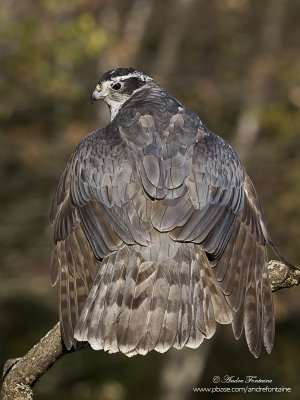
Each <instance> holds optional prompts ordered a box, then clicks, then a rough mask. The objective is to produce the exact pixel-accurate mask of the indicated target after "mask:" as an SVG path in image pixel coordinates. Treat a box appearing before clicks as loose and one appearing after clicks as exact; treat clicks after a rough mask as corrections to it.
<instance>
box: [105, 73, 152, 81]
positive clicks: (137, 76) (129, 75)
mask: <svg viewBox="0 0 300 400" xmlns="http://www.w3.org/2000/svg"><path fill="white" fill-rule="evenodd" d="M128 78H140V79H142V80H143V81H144V82H149V81H153V79H152V78H150V76H147V75H144V74H141V73H138V72H132V73H130V74H128V75H122V76H115V77H112V78H111V79H112V80H114V79H116V80H119V81H125V80H126V79H128Z"/></svg>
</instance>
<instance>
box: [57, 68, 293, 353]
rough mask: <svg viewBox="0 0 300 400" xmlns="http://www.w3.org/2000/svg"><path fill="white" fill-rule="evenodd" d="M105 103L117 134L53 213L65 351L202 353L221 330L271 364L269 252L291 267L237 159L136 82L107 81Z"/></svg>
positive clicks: (124, 71)
mask: <svg viewBox="0 0 300 400" xmlns="http://www.w3.org/2000/svg"><path fill="white" fill-rule="evenodd" d="M99 99H102V100H103V101H104V102H105V103H106V104H108V106H109V109H110V113H111V122H110V123H109V124H108V125H107V126H106V127H105V128H103V129H99V130H96V131H94V132H92V133H90V134H89V135H87V136H86V137H85V138H84V139H83V140H82V141H81V142H80V143H79V144H78V146H77V147H76V149H75V151H74V152H73V154H72V155H71V158H70V160H69V162H68V164H67V166H66V169H65V171H64V172H63V175H62V177H61V179H60V183H59V185H58V188H57V191H56V194H55V198H54V201H53V206H52V211H51V223H52V224H53V225H54V248H53V253H52V258H51V281H52V284H53V285H54V284H56V283H57V282H59V287H60V291H59V292H60V307H59V314H60V323H61V330H62V337H63V340H64V343H65V346H66V347H67V348H68V349H70V348H71V347H72V346H74V347H76V343H77V341H86V342H88V343H89V344H90V345H91V347H92V348H93V349H104V350H105V351H108V352H110V353H114V352H119V351H120V352H122V353H124V354H126V355H128V356H132V355H135V354H143V355H144V354H147V353H148V352H149V351H151V350H156V351H158V352H165V351H167V350H168V349H169V348H170V347H172V346H173V347H175V348H177V349H181V348H182V347H184V346H187V347H191V348H196V347H198V346H199V345H200V344H201V343H202V341H203V340H204V339H209V338H211V337H212V336H213V334H214V333H215V330H216V322H218V323H220V324H231V325H232V329H233V334H234V336H235V338H236V339H238V338H240V337H241V335H242V333H243V332H244V333H245V337H246V341H247V344H248V347H249V349H250V351H251V352H252V353H253V354H254V356H255V357H258V355H259V354H260V352H261V349H262V347H263V346H264V347H265V348H266V350H267V352H268V353H270V352H271V349H272V346H273V342H274V312H273V303H272V295H271V289H270V281H269V277H268V271H267V262H268V258H267V250H266V244H267V243H269V244H270V245H271V246H272V247H273V249H274V250H275V252H276V253H277V254H278V256H279V257H280V258H281V259H283V257H282V256H281V255H280V253H279V252H278V250H277V249H276V247H275V246H274V244H273V243H272V241H271V239H270V235H269V233H268V230H267V225H266V220H265V217H264V213H263V209H262V206H261V202H260V200H259V198H258V195H257V193H256V191H255V188H254V186H253V184H252V182H251V180H250V178H249V176H248V175H247V173H246V171H245V168H244V167H243V165H242V164H241V161H240V160H239V158H238V156H237V154H236V153H235V151H234V150H233V149H232V147H231V146H230V145H229V144H228V143H227V142H226V141H224V140H223V139H222V138H220V137H219V136H217V135H215V134H214V133H212V132H211V131H210V130H209V129H207V128H206V127H205V125H204V124H203V123H202V121H201V120H200V118H199V117H198V116H197V115H196V114H195V113H194V112H193V111H192V110H190V109H189V108H187V107H185V106H183V105H182V104H181V103H180V102H179V101H178V100H176V99H175V98H173V97H172V96H171V95H170V94H169V93H167V92H166V91H165V90H164V89H163V88H162V87H161V86H160V85H159V84H158V83H157V82H156V81H155V80H153V79H152V78H150V77H149V76H147V75H145V74H143V73H142V72H138V71H136V70H135V69H133V68H118V69H114V70H111V71H109V72H107V73H105V74H104V75H103V76H102V78H101V79H100V80H99V82H98V83H97V86H96V88H95V91H94V92H93V94H92V101H95V100H99ZM283 261H284V262H286V263H287V261H286V260H285V259H283Z"/></svg>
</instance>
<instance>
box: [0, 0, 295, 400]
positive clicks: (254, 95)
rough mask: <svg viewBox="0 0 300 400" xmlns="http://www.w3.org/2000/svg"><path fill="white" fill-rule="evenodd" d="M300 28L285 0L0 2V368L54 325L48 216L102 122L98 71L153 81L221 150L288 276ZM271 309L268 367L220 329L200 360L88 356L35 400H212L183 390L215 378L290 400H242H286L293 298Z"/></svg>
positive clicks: (53, 374) (197, 355)
mask: <svg viewBox="0 0 300 400" xmlns="http://www.w3.org/2000/svg"><path fill="white" fill-rule="evenodd" d="M299 19H300V2H299V1H294V0H266V1H251V0H198V1H196V0H164V1H163V0H148V1H147V0H106V1H97V0H74V1H67V0H40V1H34V0H25V1H17V0H2V1H1V3H0V57H1V61H0V68H1V72H0V92H1V96H0V121H1V145H0V163H1V170H0V180H1V207H0V220H1V223H0V236H1V238H0V245H1V265H0V267H1V270H0V271H1V272H0V274H1V275H0V276H1V277H0V342H1V343H0V356H1V365H2V363H3V362H4V361H5V360H6V359H8V358H12V357H17V356H21V355H22V354H24V353H25V352H26V351H27V350H28V349H29V348H31V347H32V345H33V344H34V343H36V342H37V341H38V340H39V338H40V337H41V336H42V335H44V334H45V333H46V332H47V331H48V330H49V329H50V328H51V327H52V325H53V324H54V323H55V322H56V321H57V319H58V312H57V289H56V288H51V287H50V284H49V259H50V253H51V248H52V231H51V228H50V226H49V223H48V215H49V210H50V206H51V201H52V197H53V194H54V191H55V188H56V185H57V183H58V180H59V177H60V175H61V173H62V170H63V168H64V166H65V164H66V162H67V159H68V157H69V155H70V154H71V152H72V150H73V148H74V147H75V145H76V144H77V143H78V142H79V141H80V140H81V138H82V137H83V136H85V135H86V134H87V133H88V132H90V131H91V130H94V129H96V128H98V127H101V126H103V125H105V124H107V123H108V120H109V117H108V111H107V109H106V108H105V105H104V104H103V105H102V104H98V103H97V104H96V105H93V106H92V105H91V104H90V101H89V96H90V93H91V92H92V90H93V88H94V86H95V83H96V82H97V80H98V79H99V77H100V76H101V75H102V74H103V73H104V72H105V71H106V70H108V69H112V68H116V67H120V66H133V67H135V68H137V69H140V70H142V71H143V72H145V73H147V74H148V75H150V76H152V77H153V78H155V79H156V80H157V81H158V82H160V83H161V84H162V85H163V86H164V87H165V88H166V89H167V90H168V91H169V92H170V93H171V94H172V95H174V96H175V97H176V98H178V99H179V100H180V101H181V102H183V103H184V104H185V105H187V106H189V107H191V108H192V109H194V110H195V111H196V112H197V113H198V114H199V115H200V117H201V119H202V120H203V122H204V123H205V124H206V125H207V126H208V127H209V128H210V129H211V130H212V131H214V132H215V133H217V134H219V135H220V136H222V137H223V138H225V139H226V140H228V141H229V142H230V143H231V144H232V145H233V146H234V148H235V149H236V150H237V152H238V153H239V155H240V156H241V158H242V161H243V162H244V164H245V166H246V168H247V170H248V172H249V174H250V176H251V177H252V179H253V181H254V183H255V185H256V188H257V190H258V192H259V194H260V197H261V199H262V202H263V205H264V208H265V211H266V214H267V218H268V221H269V227H270V231H271V234H272V237H273V240H274V241H275V243H276V244H277V245H278V247H279V248H280V249H281V251H282V253H283V254H284V255H285V256H286V257H287V258H288V259H289V260H290V261H291V262H292V263H294V264H297V265H300V249H299V241H300V229H299V221H300V172H299V171H300V25H299ZM270 255H271V257H274V255H273V254H270ZM274 300H275V306H276V319H277V324H276V328H277V335H276V341H275V348H274V350H273V352H272V354H271V355H270V356H268V355H266V354H265V353H264V354H263V355H262V356H261V357H260V358H259V359H258V360H256V359H254V358H253V357H252V356H251V354H250V353H249V351H248V349H247V347H246V345H245V340H244V338H243V339H241V340H240V341H239V342H236V341H235V340H234V338H233V335H232V333H231V328H230V327H226V326H225V327H224V326H219V327H218V330H217V334H216V336H215V338H214V339H213V340H210V341H208V342H206V343H205V344H204V345H202V346H201V347H200V349H198V350H182V351H180V352H179V351H176V350H174V351H169V352H168V353H166V354H165V355H160V354H157V353H154V352H153V353H150V354H149V355H148V356H146V357H141V356H136V357H134V358H132V359H128V358H126V357H125V356H123V355H119V354H116V355H108V354H105V353H104V352H96V351H92V350H90V349H86V350H83V351H81V352H79V353H77V354H71V355H68V356H66V357H64V358H63V359H62V360H60V361H59V362H57V363H56V365H55V366H54V367H53V368H52V369H51V370H50V371H49V372H48V373H47V374H46V375H45V376H43V377H42V379H41V380H40V382H39V383H38V384H37V386H36V388H35V394H36V397H35V398H36V399H41V400H48V399H58V400H60V399H71V400H72V399H82V400H90V399H91V400H92V399H95V400H127V399H132V400H135V399H146V400H153V399H162V400H177V399H178V400H181V399H182V400H185V399H187V400H192V399H196V398H201V399H202V398H204V399H205V398H210V397H211V396H209V395H205V394H202V395H201V394H196V393H193V390H192V388H193V386H201V387H209V386H214V384H213V382H212V378H213V376H215V375H217V376H221V377H222V376H224V375H226V374H229V375H235V376H236V377H237V376H239V377H240V378H241V379H244V378H245V376H246V375H256V376H258V377H259V378H261V379H271V380H273V383H272V384H270V385H269V386H274V387H282V386H284V387H291V388H292V391H291V393H289V394H285V395H281V394H271V395H270V394H266V393H264V394H261V393H258V394H256V395H255V394H252V395H251V394H249V395H247V399H256V398H258V397H259V398H260V397H261V396H263V397H264V399H271V398H272V399H273V398H275V397H276V399H285V398H288V399H289V400H292V399H298V398H300V381H299V375H300V339H299V338H300V301H299V300H300V289H299V288H293V289H290V290H283V291H281V292H279V293H276V294H274ZM221 386H222V385H221ZM220 397H222V399H223V398H224V399H231V398H234V399H237V400H240V399H242V398H244V395H242V394H223V395H222V396H220Z"/></svg>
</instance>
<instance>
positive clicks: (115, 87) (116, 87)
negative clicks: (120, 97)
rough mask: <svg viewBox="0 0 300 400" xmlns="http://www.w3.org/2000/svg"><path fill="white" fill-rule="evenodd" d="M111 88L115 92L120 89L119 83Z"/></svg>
mask: <svg viewBox="0 0 300 400" xmlns="http://www.w3.org/2000/svg"><path fill="white" fill-rule="evenodd" d="M112 88H113V89H115V90H119V89H120V88H121V83H119V82H118V83H115V84H114V85H112Z"/></svg>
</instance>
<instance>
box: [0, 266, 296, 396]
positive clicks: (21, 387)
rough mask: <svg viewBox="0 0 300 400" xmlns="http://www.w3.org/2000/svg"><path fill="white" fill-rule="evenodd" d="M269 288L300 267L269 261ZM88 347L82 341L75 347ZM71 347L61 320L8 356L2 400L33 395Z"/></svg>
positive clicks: (286, 282) (292, 277) (290, 280)
mask: <svg viewBox="0 0 300 400" xmlns="http://www.w3.org/2000/svg"><path fill="white" fill-rule="evenodd" d="M268 271H269V277H270V280H271V287H272V291H273V292H275V291H276V290H279V289H284V288H290V287H292V286H295V285H297V286H298V285H300V269H298V268H295V269H292V268H289V267H287V266H286V265H285V264H283V263H282V262H280V261H275V260H272V261H270V262H269V264H268ZM84 347H87V343H81V344H80V345H79V346H78V348H77V349H76V350H79V349H82V348H84ZM73 351H74V350H67V349H66V348H65V347H64V345H63V342H62V337H61V333H60V324H59V323H57V324H56V325H55V326H54V327H53V328H52V329H51V330H50V331H49V332H48V333H47V334H46V335H45V336H44V337H43V338H42V339H41V340H40V341H39V343H37V344H36V345H35V346H34V347H33V348H32V349H31V350H29V352H28V353H27V354H26V355H25V356H24V357H22V358H16V359H12V360H8V361H7V362H6V363H5V365H4V370H3V385H2V390H1V395H2V400H12V399H13V400H30V399H33V392H32V388H33V386H34V384H35V383H36V382H37V380H38V379H39V378H40V377H41V376H42V375H43V374H44V373H45V372H47V371H48V369H49V368H50V367H51V366H52V365H53V364H54V363H55V362H56V361H57V360H58V359H59V358H60V357H61V356H63V355H65V354H67V353H71V352H73Z"/></svg>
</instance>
